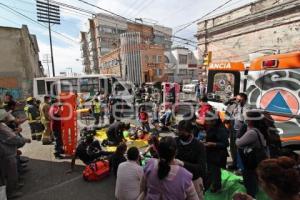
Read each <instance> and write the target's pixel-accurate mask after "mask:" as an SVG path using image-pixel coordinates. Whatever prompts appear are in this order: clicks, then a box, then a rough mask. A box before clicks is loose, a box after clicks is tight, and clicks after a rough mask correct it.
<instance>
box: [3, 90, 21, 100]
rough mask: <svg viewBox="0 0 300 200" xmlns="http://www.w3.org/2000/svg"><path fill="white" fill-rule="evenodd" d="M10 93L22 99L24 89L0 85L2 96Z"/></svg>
mask: <svg viewBox="0 0 300 200" xmlns="http://www.w3.org/2000/svg"><path fill="white" fill-rule="evenodd" d="M7 93H8V94H10V95H12V96H13V97H14V99H20V98H21V97H22V91H21V89H19V88H1V87H0V96H1V97H3V96H4V95H5V94H7Z"/></svg>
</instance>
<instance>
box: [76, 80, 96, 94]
mask: <svg viewBox="0 0 300 200" xmlns="http://www.w3.org/2000/svg"><path fill="white" fill-rule="evenodd" d="M79 84H80V92H88V93H90V95H95V94H96V93H97V92H98V91H99V90H100V87H99V79H98V78H81V79H80V80H79Z"/></svg>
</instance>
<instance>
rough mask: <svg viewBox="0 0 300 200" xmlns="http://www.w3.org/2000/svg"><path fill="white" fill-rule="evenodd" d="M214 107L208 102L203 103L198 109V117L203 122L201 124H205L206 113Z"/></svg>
mask: <svg viewBox="0 0 300 200" xmlns="http://www.w3.org/2000/svg"><path fill="white" fill-rule="evenodd" d="M212 109H213V107H212V106H211V105H210V104H208V103H205V104H203V105H201V107H200V109H199V110H198V119H199V120H200V122H201V123H200V124H202V125H203V124H204V121H205V115H206V113H207V112H209V111H211V110H212Z"/></svg>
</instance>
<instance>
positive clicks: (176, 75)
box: [165, 47, 199, 83]
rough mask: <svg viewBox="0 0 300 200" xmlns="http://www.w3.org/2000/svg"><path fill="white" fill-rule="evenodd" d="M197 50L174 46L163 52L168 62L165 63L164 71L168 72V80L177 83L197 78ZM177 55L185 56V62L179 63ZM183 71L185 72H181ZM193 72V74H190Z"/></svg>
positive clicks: (188, 81)
mask: <svg viewBox="0 0 300 200" xmlns="http://www.w3.org/2000/svg"><path fill="white" fill-rule="evenodd" d="M197 54H198V52H196V51H195V52H193V51H191V50H189V49H188V48H184V47H175V48H173V49H172V50H171V51H167V52H165V56H166V57H167V58H168V60H169V63H168V64H166V68H167V69H166V73H167V74H169V75H168V76H169V80H170V81H175V82H178V83H181V82H184V83H190V82H191V80H194V79H198V76H199V75H198V73H199V69H198V67H199V56H198V55H197ZM179 55H185V56H187V63H186V64H180V63H179ZM182 71H184V72H185V73H182ZM191 73H193V74H191Z"/></svg>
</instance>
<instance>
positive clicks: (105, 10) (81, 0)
mask: <svg viewBox="0 0 300 200" xmlns="http://www.w3.org/2000/svg"><path fill="white" fill-rule="evenodd" d="M78 1H80V2H82V3H85V4H87V5H89V6H92V7H95V8H98V9H99V10H102V11H104V12H107V13H109V14H111V15H115V16H117V17H120V18H122V19H125V20H128V21H131V22H133V23H135V21H133V20H131V19H129V18H126V17H123V16H121V15H119V14H116V13H114V12H111V11H109V10H107V9H104V8H101V7H99V6H96V5H94V4H91V3H89V2H87V1H84V0H78Z"/></svg>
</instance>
